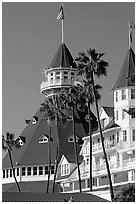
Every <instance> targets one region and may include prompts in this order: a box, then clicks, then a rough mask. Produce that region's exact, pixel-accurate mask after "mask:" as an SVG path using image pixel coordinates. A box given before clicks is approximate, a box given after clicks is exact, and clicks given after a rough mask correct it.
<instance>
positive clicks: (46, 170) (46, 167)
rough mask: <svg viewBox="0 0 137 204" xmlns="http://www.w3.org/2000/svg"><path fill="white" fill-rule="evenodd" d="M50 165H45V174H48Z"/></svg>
mask: <svg viewBox="0 0 137 204" xmlns="http://www.w3.org/2000/svg"><path fill="white" fill-rule="evenodd" d="M48 169H49V168H48V166H45V175H46V174H48Z"/></svg>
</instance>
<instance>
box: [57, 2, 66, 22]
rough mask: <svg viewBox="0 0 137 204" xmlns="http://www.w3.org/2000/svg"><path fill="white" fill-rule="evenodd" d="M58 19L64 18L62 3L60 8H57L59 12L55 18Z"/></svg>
mask: <svg viewBox="0 0 137 204" xmlns="http://www.w3.org/2000/svg"><path fill="white" fill-rule="evenodd" d="M60 19H64V10H63V4H62V5H61V7H60V10H59V14H58V16H57V20H60Z"/></svg>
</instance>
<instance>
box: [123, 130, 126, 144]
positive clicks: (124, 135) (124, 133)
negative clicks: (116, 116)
mask: <svg viewBox="0 0 137 204" xmlns="http://www.w3.org/2000/svg"><path fill="white" fill-rule="evenodd" d="M126 141H127V131H126V130H123V142H126Z"/></svg>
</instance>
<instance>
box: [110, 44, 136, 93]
mask: <svg viewBox="0 0 137 204" xmlns="http://www.w3.org/2000/svg"><path fill="white" fill-rule="evenodd" d="M134 74H135V53H134V52H133V50H132V48H130V49H129V50H128V52H127V55H126V57H125V60H124V63H123V65H122V68H121V71H120V73H119V76H118V79H117V81H116V83H115V85H114V87H113V89H112V90H115V89H119V88H122V87H126V86H135V83H134V82H132V81H131V78H130V77H131V76H133V75H134Z"/></svg>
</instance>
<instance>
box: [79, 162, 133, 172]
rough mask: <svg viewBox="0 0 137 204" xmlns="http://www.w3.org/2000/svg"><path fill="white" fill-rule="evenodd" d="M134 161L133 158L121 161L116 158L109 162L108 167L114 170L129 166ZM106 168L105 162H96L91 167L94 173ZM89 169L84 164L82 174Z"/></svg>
mask: <svg viewBox="0 0 137 204" xmlns="http://www.w3.org/2000/svg"><path fill="white" fill-rule="evenodd" d="M134 163H135V158H128V159H125V160H122V162H120V160H117V161H116V162H113V163H112V162H109V168H110V170H114V169H119V168H125V167H130V166H131V165H133V164H134ZM105 170H106V163H105V162H104V163H103V164H96V165H95V167H93V172H94V173H100V172H102V171H105ZM89 171H90V167H89V165H88V166H85V167H84V168H83V171H81V173H82V174H86V173H88V172H89Z"/></svg>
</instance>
